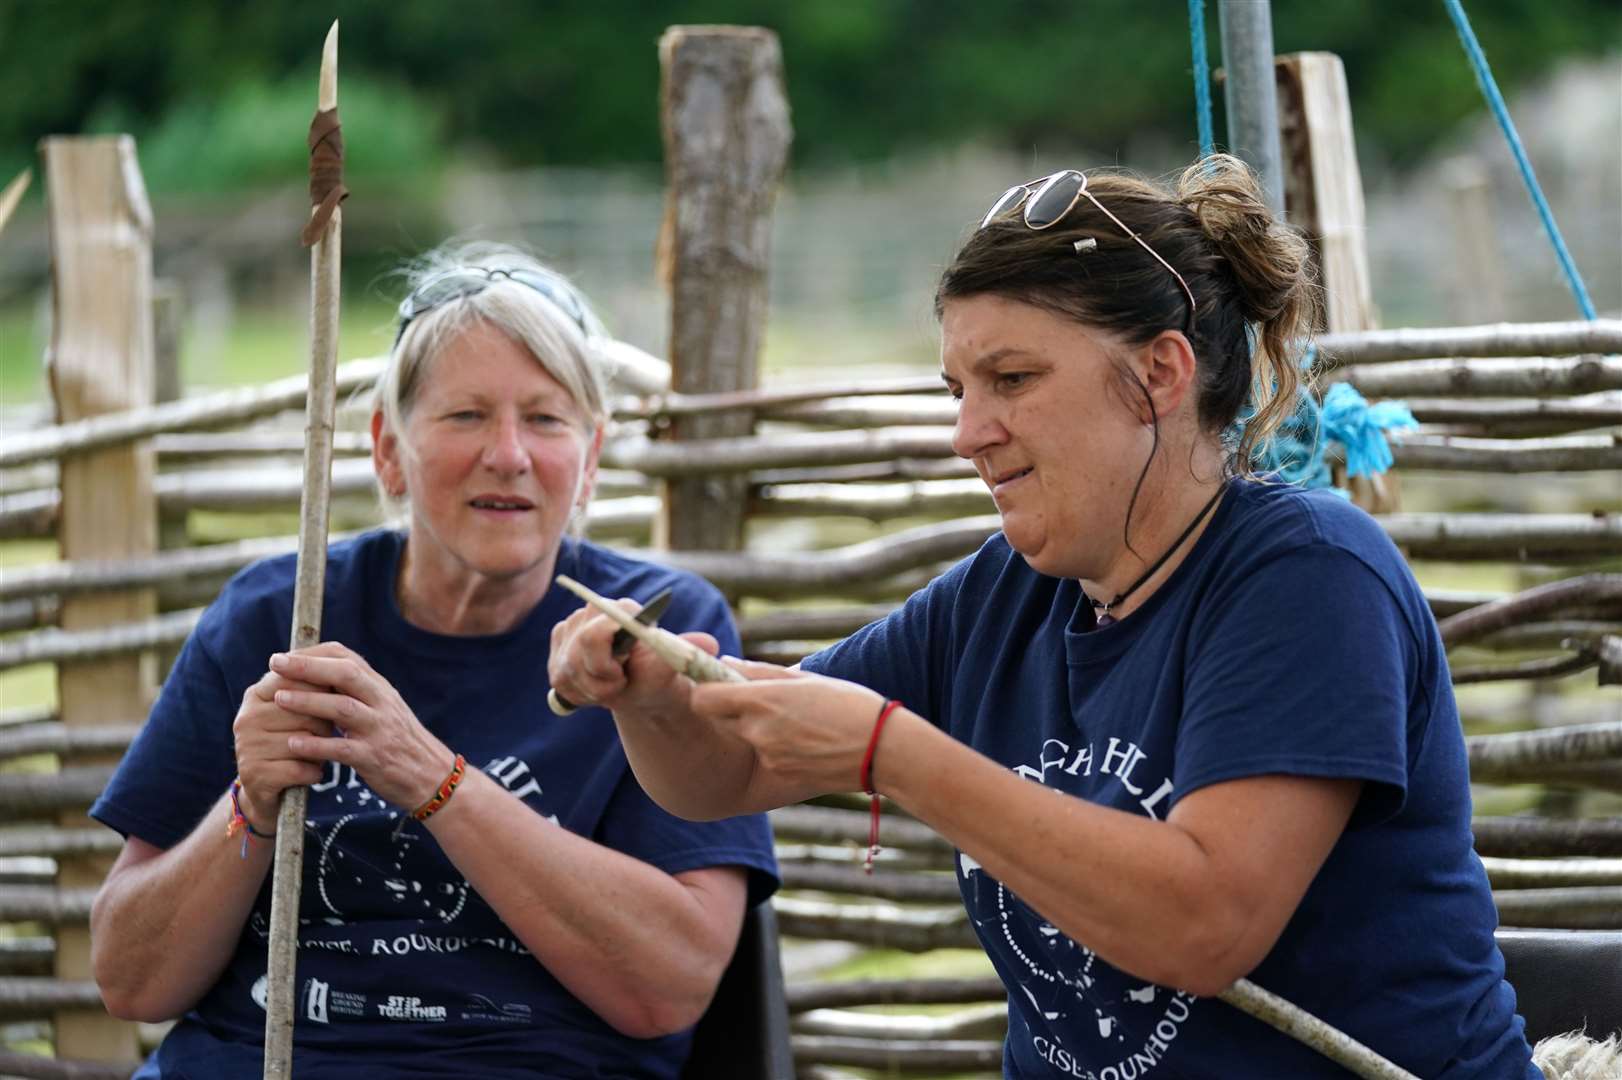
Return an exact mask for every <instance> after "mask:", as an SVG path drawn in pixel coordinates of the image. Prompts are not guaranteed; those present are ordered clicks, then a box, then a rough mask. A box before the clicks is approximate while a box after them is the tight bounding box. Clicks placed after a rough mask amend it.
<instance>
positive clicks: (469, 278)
mask: <svg viewBox="0 0 1622 1080" xmlns="http://www.w3.org/2000/svg"><path fill="white" fill-rule="evenodd" d="M501 278H505V279H506V280H508V281H516V282H517V283H518V284H520V285H524V286H527V287H528V288H530V289H533V290H535V291H536V292H538V293H540V294H541V295H542V296H544V297H545V298H546V299H547V300H549V301H551V302H552V304H553V306H555V307H556V308H557V309H558V310H559V311H561V312H563V313H564V314H565V315H567V316H568V317H569V318H570V319H571V320H572V321H573V322H574V324H575V325H576V326H578V327H580V332H581V333H583V334H585V335H586V336H587V337H590V336H591V328H590V327H589V326H587V325H586V323H587V318H586V309H585V306H584V305H583V304H581V302H580V297H578V296H577V295H575V291H574V290H573V289H571V288H569V286H568V285H566V284H564V283H563V282H562V281H560V280H558V279H557V278H555V277H552V276H551V275H549V274H544V273H541V272H540V271H537V270H526V269H524V268H523V267H521V266H520V267H512V268H509V267H505V266H473V267H466V268H460V267H459V268H457V269H455V270H446V271H445V272H444V273H441V274H435V275H433V276H432V277H430V278H428V279H427V280H426V281H424V282H423V283H422V284H421V285H418V286H417V287H416V288H415V289H413V290H411V293H410V295H408V296H407V297H406V298H405V299H404V300H402V301H400V308H399V311H398V315H399V318H400V328H399V329H398V330H396V331H395V334H394V343H395V344H396V345H398V344H400V339H401V338H402V337H404V336H405V331H406V327H408V326H410V325H411V320H413V319H415V318H417V317H418V316H419V315H422V314H425V313H426V312H429V311H432V310H433V309H434V308H436V307H439V306H440V305H442V304H448V303H450V302H451V301H452V300H461V299H463V298H464V297H468V296H475V295H477V294H478V293H481V292H483V291H484V290H485V289H487V288H489V287H490V286H491V285H492V284H493V283H495V282H496V281H497V280H498V279H501Z"/></svg>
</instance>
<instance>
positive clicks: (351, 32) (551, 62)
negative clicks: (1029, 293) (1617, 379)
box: [0, 0, 1622, 405]
mask: <svg viewBox="0 0 1622 1080" xmlns="http://www.w3.org/2000/svg"><path fill="white" fill-rule="evenodd" d="M1466 7H1467V9H1468V11H1469V13H1470V16H1471V18H1472V20H1473V22H1474V24H1475V27H1476V30H1477V33H1478V35H1479V36H1480V38H1481V41H1482V44H1483V46H1484V48H1485V49H1486V51H1487V54H1488V56H1489V58H1490V60H1491V62H1492V64H1493V68H1494V70H1495V72H1496V74H1497V76H1498V79H1499V81H1500V83H1501V85H1502V86H1503V88H1504V91H1505V93H1506V94H1507V95H1508V96H1509V97H1510V100H1511V103H1512V107H1513V108H1514V109H1515V110H1516V115H1517V119H1518V120H1519V121H1520V124H1521V127H1522V134H1523V136H1524V137H1525V138H1526V141H1527V144H1528V146H1529V148H1530V150H1531V153H1532V155H1533V157H1534V160H1536V161H1537V163H1538V169H1539V172H1540V174H1541V175H1542V177H1543V179H1544V182H1545V184H1546V185H1549V187H1550V198H1551V201H1552V202H1553V203H1554V205H1555V210H1556V213H1557V215H1558V216H1559V217H1560V220H1561V221H1562V223H1563V224H1564V225H1565V227H1566V230H1567V235H1568V237H1569V238H1570V242H1571V245H1572V248H1573V251H1574V255H1575V257H1576V259H1577V261H1578V263H1579V265H1580V266H1582V267H1583V269H1584V271H1585V273H1586V274H1587V275H1588V276H1589V280H1590V287H1591V289H1593V290H1594V292H1595V296H1596V302H1597V303H1599V304H1600V306H1601V308H1602V309H1604V310H1614V309H1616V308H1617V307H1618V306H1619V304H1622V252H1619V251H1618V248H1617V245H1616V243H1615V236H1616V233H1617V231H1618V230H1619V229H1622V224H1619V222H1622V192H1619V191H1618V190H1617V184H1618V176H1617V174H1618V173H1619V172H1622V167H1619V166H1618V165H1617V164H1616V161H1617V158H1618V155H1619V154H1622V149H1619V148H1622V137H1619V132H1618V130H1617V128H1618V127H1619V126H1622V121H1618V119H1617V116H1618V112H1619V109H1622V104H1619V102H1622V94H1619V93H1618V90H1619V87H1618V85H1617V84H1618V82H1619V81H1622V80H1619V79H1618V77H1617V72H1622V4H1619V3H1618V2H1617V0H1537V2H1532V0H1466ZM1205 10H1206V21H1207V30H1208V37H1209V41H1208V51H1209V54H1210V55H1209V59H1210V61H1211V64H1212V65H1213V67H1215V66H1218V65H1220V63H1221V56H1220V52H1221V48H1220V33H1219V16H1218V4H1217V3H1216V0H1205ZM1272 12H1273V21H1274V44H1275V47H1276V49H1277V51H1278V52H1280V53H1286V52H1292V51H1304V50H1325V51H1329V52H1334V53H1336V54H1338V55H1339V56H1340V57H1341V58H1342V59H1343V61H1344V62H1345V66H1346V74H1347V79H1348V84H1349V89H1350V91H1351V96H1352V111H1353V116H1354V120H1355V126H1356V132H1357V139H1358V144H1359V155H1360V167H1361V170H1362V173H1363V177H1364V184H1365V189H1366V190H1367V191H1368V193H1369V221H1370V228H1369V249H1370V258H1371V264H1372V265H1373V267H1374V280H1375V289H1376V300H1377V302H1378V303H1379V305H1380V307H1381V308H1382V311H1383V314H1384V317H1385V319H1386V321H1387V324H1388V325H1427V324H1431V325H1434V324H1438V323H1447V322H1454V323H1457V322H1465V321H1476V320H1480V319H1483V318H1486V317H1488V316H1489V315H1490V317H1492V318H1528V319H1531V318H1565V317H1569V315H1570V313H1571V304H1570V300H1569V297H1568V296H1567V294H1566V293H1565V291H1564V285H1563V283H1562V282H1561V281H1560V280H1559V276H1558V273H1557V270H1556V268H1555V263H1554V260H1553V257H1552V255H1550V254H1549V252H1548V249H1547V244H1546V242H1545V241H1544V240H1543V238H1542V237H1541V235H1539V234H1538V233H1537V231H1536V229H1537V224H1536V217H1535V215H1533V214H1532V213H1531V211H1530V208H1529V206H1528V204H1527V201H1526V198H1525V195H1524V193H1523V192H1522V191H1521V190H1520V188H1519V179H1518V177H1517V176H1516V174H1515V171H1514V165H1513V162H1512V160H1511V159H1510V158H1509V155H1508V153H1507V152H1506V151H1505V149H1504V145H1503V140H1502V138H1501V137H1500V136H1499V135H1498V134H1497V132H1496V131H1495V130H1493V129H1492V126H1491V120H1490V118H1489V117H1488V114H1487V112H1486V109H1485V108H1484V106H1483V104H1482V99H1481V95H1480V91H1479V90H1478V88H1477V86H1476V84H1475V79H1474V76H1473V74H1472V73H1471V70H1470V67H1469V64H1468V63H1467V61H1466V58H1465V56H1464V54H1463V51H1462V50H1461V49H1460V47H1459V43H1458V41H1457V38H1456V36H1455V33H1454V29H1453V26H1452V23H1451V22H1450V20H1449V19H1448V17H1447V12H1446V9H1445V7H1444V5H1443V2H1442V0H1424V2H1419V3H1409V2H1401V0H1375V2H1371V0H1312V2H1304V0H1275V2H1274V3H1273V7H1272ZM334 18H338V19H339V20H340V21H341V48H340V105H341V111H342V115H343V121H344V127H345V135H346V139H345V143H346V154H347V161H346V179H347V182H348V184H349V187H350V189H351V191H352V192H353V193H354V197H353V198H351V199H350V201H349V203H348V204H347V207H346V211H345V226H344V260H345V278H346V281H347V283H348V288H347V289H346V295H345V301H344V304H345V313H346V325H345V329H344V333H343V341H344V345H343V352H344V355H345V356H346V357H348V356H355V355H366V354H367V353H368V352H371V351H377V350H380V349H382V348H386V346H387V342H388V324H389V319H390V314H391V303H392V300H393V298H394V293H395V292H396V291H397V288H396V286H397V284H398V282H397V280H395V279H392V278H390V277H389V275H388V272H389V270H390V268H391V267H394V266H396V265H397V264H398V263H399V262H400V260H401V259H402V258H403V257H406V256H410V255H413V254H416V253H418V252H420V251H422V250H423V249H424V248H426V247H429V246H432V245H433V244H435V243H438V242H439V241H440V240H442V239H444V238H445V237H448V236H484V237H491V238H498V239H504V240H514V241H518V242H521V243H525V244H528V245H529V246H531V247H533V248H535V249H536V250H538V251H539V252H541V253H542V254H544V255H545V256H546V257H548V258H549V259H552V260H553V261H554V262H556V263H557V264H558V265H559V266H560V267H562V268H563V269H564V270H566V271H568V272H569V273H571V274H573V275H575V276H576V277H577V279H579V280H580V281H581V283H582V284H583V285H584V286H585V287H586V288H587V290H588V291H589V292H590V293H591V295H592V296H593V297H594V299H596V301H597V302H598V304H599V307H600V308H602V310H603V312H604V314H605V316H606V317H607V319H608V322H609V325H610V326H612V327H613V328H614V330H615V331H616V333H618V334H619V335H620V336H622V337H624V338H626V339H627V340H630V341H633V342H635V343H636V344H638V345H641V346H643V347H644V348H647V349H649V350H651V351H654V352H658V351H660V350H661V349H662V348H663V341H664V337H665V333H666V326H667V322H666V311H667V299H666V297H665V295H664V291H663V289H662V287H661V286H660V285H659V283H658V281H657V280H656V278H655V276H654V273H653V262H654V260H653V248H654V242H655V237H656V236H657V233H658V229H659V221H660V217H661V214H662V212H663V190H662V180H661V170H660V165H659V163H660V161H661V159H662V156H663V153H662V148H661V145H660V133H659V109H658V95H659V58H658V52H657V49H656V45H657V42H658V40H659V37H660V35H661V34H662V33H663V32H664V30H665V29H666V28H667V27H668V26H670V25H673V24H680V23H687V24H694V23H698V24H701V23H739V24H747V25H760V26H766V27H769V28H771V29H772V30H775V31H776V32H777V34H778V37H779V40H780V42H781V45H782V50H783V59H784V73H785V77H786V80H787V91H788V96H789V102H790V107H791V109H792V118H793V124H794V132H795V135H794V148H793V153H794V161H793V165H792V168H791V169H790V172H789V175H788V178H787V183H786V184H785V187H784V190H783V193H782V196H781V197H780V199H779V200H778V205H777V211H776V216H775V220H774V243H773V256H772V267H771V275H770V277H771V287H772V320H771V323H770V328H769V337H768V341H767V347H766V358H765V362H766V364H767V367H768V370H786V369H789V368H803V367H804V366H805V365H806V364H807V363H810V362H815V363H816V364H817V365H818V366H819V367H823V368H825V367H826V366H827V364H828V363H829V362H830V353H834V354H835V355H834V356H833V358H832V359H833V362H835V363H847V364H852V365H861V366H863V368H864V370H867V371H870V372H877V371H878V370H881V369H882V368H883V367H884V365H913V366H917V365H920V364H923V365H928V364H931V363H933V360H932V352H933V338H934V333H933V329H932V325H931V323H932V319H931V318H930V316H929V300H928V298H929V294H930V291H931V288H932V283H933V280H934V277H935V275H936V273H937V272H938V269H939V266H940V265H941V263H942V262H943V261H944V260H945V259H946V258H947V257H948V256H949V255H950V252H951V250H952V248H953V247H954V246H955V243H956V241H957V240H958V238H959V237H960V236H961V234H962V230H963V229H964V228H965V227H966V225H967V224H968V223H970V222H971V221H972V220H975V219H977V218H978V216H979V214H980V213H981V212H982V211H983V209H984V205H985V203H986V201H987V200H989V199H990V197H991V195H992V194H994V193H995V192H997V191H1000V190H1002V189H1003V188H1005V187H1006V186H1007V185H1008V184H1009V183H1010V182H1011V181H1012V180H1017V179H1023V178H1024V177H1026V176H1035V175H1041V174H1042V173H1043V172H1045V171H1048V170H1050V169H1054V168H1060V167H1065V166H1073V165H1082V166H1084V167H1087V166H1091V165H1096V164H1109V163H1117V162H1118V163H1122V164H1126V165H1130V166H1133V167H1135V168H1139V169H1142V170H1146V171H1149V172H1162V171H1165V170H1169V169H1173V168H1176V167H1177V166H1180V165H1182V164H1186V163H1187V162H1188V161H1189V160H1190V159H1191V158H1192V157H1194V155H1195V153H1196V151H1197V144H1196V135H1195V117H1194V87H1193V81H1192V77H1191V69H1192V60H1191V57H1190V52H1189V25H1188V9H1187V5H1186V4H1184V3H1181V2H1178V0H1151V2H1144V0H1083V2H1079V3H1078V2H1076V0H1066V2H1060V0H1021V2H1018V3H1000V4H998V3H985V2H982V0H599V2H597V3H578V2H576V3H563V2H559V0H552V2H535V0H530V2H522V0H458V2H455V3H447V2H444V0H324V2H320V3H317V2H314V0H280V2H278V3H252V2H248V0H0V183H4V182H5V181H6V180H7V179H9V178H10V177H11V176H13V175H15V174H16V173H17V172H18V171H20V170H21V169H22V168H24V167H25V166H30V165H37V144H38V141H39V140H40V139H41V138H42V137H44V136H47V135H53V134H80V133H106V132H128V133H130V134H132V135H134V136H135V138H136V140H137V147H138V155H139V161H140V166H141V170H142V173H143V175H144V177H145V180H146V185H147V188H148V190H149V192H150V194H151V198H152V202H153V206H154V211H155V216H156V221H157V228H156V233H155V238H154V244H155V247H154V262H155V266H156V270H157V273H158V274H159V275H160V276H161V277H164V278H166V279H168V280H170V281H172V282H173V283H174V285H175V286H176V288H177V290H178V293H179V295H180V296H181V297H182V298H183V306H184V312H185V315H184V325H183V331H182V335H183V336H182V347H181V351H182V362H183V366H184V368H185V378H186V380H187V382H188V384H189V385H217V384H220V383H232V382H244V381H256V380H259V379H263V378H268V377H272V376H275V375H280V374H285V373H289V372H291V371H295V370H298V368H299V366H300V365H301V364H302V362H303V361H302V335H303V333H304V332H305V328H304V312H303V305H304V303H305V302H306V299H307V290H308V286H307V283H306V275H307V268H306V265H305V263H306V260H305V256H304V253H303V252H302V251H300V250H299V249H298V247H297V245H296V243H293V242H291V241H290V236H291V235H293V234H294V233H296V231H297V225H298V223H301V222H302V221H303V219H304V217H305V215H306V213H307V211H306V209H305V196H304V194H303V190H302V189H303V185H304V177H305V174H306V151H305V147H304V134H305V131H306V128H307V126H308V123H309V118H310V114H311V110H312V107H313V105H314V97H315V72H316V67H317V64H318V61H319V54H320V46H321V41H322V38H323V36H324V35H325V33H326V30H327V27H328V25H329V24H330V23H331V21H332V20H333V19H334ZM1607 80H1609V81H1608V82H1607ZM1574 83H1576V84H1580V86H1577V88H1576V89H1575V90H1572V89H1571V88H1570V85H1568V84H1574ZM1562 87H1566V89H1562ZM1216 97H1217V110H1218V115H1217V117H1216V122H1217V125H1216V130H1217V133H1218V139H1219V142H1220V140H1221V135H1222V132H1223V128H1224V120H1223V117H1222V115H1221V95H1220V93H1218V94H1217V95H1216ZM1596 102H1598V104H1597V105H1596V104H1595V103H1596ZM1459 157H1463V158H1467V159H1468V160H1469V161H1470V163H1471V165H1472V167H1473V168H1475V169H1476V170H1477V172H1479V173H1482V174H1484V175H1485V176H1486V181H1485V182H1486V183H1487V185H1488V187H1489V188H1490V192H1491V199H1492V200H1493V204H1494V205H1493V208H1492V209H1491V211H1490V212H1489V213H1488V215H1487V217H1486V219H1485V221H1486V226H1485V227H1490V228H1491V230H1492V231H1493V234H1494V235H1493V237H1492V244H1493V245H1495V247H1494V248H1493V251H1494V253H1495V257H1493V258H1490V259H1487V260H1482V259H1479V258H1476V257H1475V256H1474V255H1471V256H1467V257H1461V256H1460V254H1459V252H1460V251H1461V250H1463V249H1462V247H1461V245H1460V242H1459V238H1460V237H1461V236H1466V235H1469V234H1471V233H1477V234H1479V233H1481V232H1483V230H1484V225H1483V220H1465V219H1464V218H1461V217H1458V216H1457V215H1454V216H1453V217H1452V218H1450V216H1449V215H1450V208H1451V207H1453V206H1454V205H1455V204H1461V200H1459V199H1458V198H1455V195H1454V193H1455V191H1456V187H1455V186H1450V185H1451V184H1453V181H1450V180H1449V179H1448V178H1447V177H1446V176H1443V175H1441V173H1440V167H1441V164H1442V163H1444V162H1448V161H1451V160H1452V159H1455V158H1459ZM43 189H44V184H43V183H40V182H37V181H36V183H35V184H34V186H33V188H32V190H31V191H30V192H29V193H28V196H27V199H26V200H25V202H24V204H23V206H22V208H21V209H20V210H19V212H18V215H17V218H16V220H15V221H13V223H12V224H11V226H10V227H9V229H8V231H7V234H6V236H5V238H4V244H0V405H4V404H5V403H7V402H13V403H14V402H19V401H27V400H29V399H36V398H37V397H38V396H39V395H40V393H41V392H42V390H43V380H42V378H41V375H40V371H41V365H40V359H41V357H42V356H43V354H44V350H45V348H46V344H47V342H48V338H49V304H48V291H47V288H46V271H47V267H48V264H49V244H48V239H47V237H46V234H45V227H44V220H43V211H44V196H43ZM1454 218H1457V220H1454ZM1471 250H1472V251H1479V250H1480V247H1479V245H1477V246H1476V247H1475V248H1472V249H1471ZM1499 256H1501V257H1499ZM1500 268H1502V269H1501V271H1500ZM1494 275H1496V276H1494ZM1472 303H1473V304H1474V306H1471V305H1472ZM1484 312H1485V313H1486V314H1483V313H1484ZM830 341H836V342H837V348H835V349H833V350H830V349H829V342H830Z"/></svg>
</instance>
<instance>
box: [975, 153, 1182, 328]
mask: <svg viewBox="0 0 1622 1080" xmlns="http://www.w3.org/2000/svg"><path fill="white" fill-rule="evenodd" d="M1082 199H1086V200H1087V201H1088V202H1090V203H1092V204H1093V205H1094V206H1095V207H1097V208H1098V212H1099V213H1101V214H1103V215H1104V216H1105V217H1107V218H1109V219H1110V220H1111V221H1113V222H1115V225H1116V227H1117V228H1119V229H1120V230H1121V231H1122V232H1124V233H1126V235H1127V236H1130V237H1131V238H1132V239H1133V241H1135V242H1136V243H1137V245H1138V246H1139V247H1141V248H1142V249H1143V250H1144V251H1147V252H1148V253H1149V255H1150V257H1151V258H1153V259H1154V261H1155V262H1157V263H1159V264H1160V265H1161V266H1164V267H1165V268H1166V271H1167V273H1169V274H1171V276H1172V277H1174V278H1176V279H1177V284H1178V285H1181V286H1182V288H1183V295H1184V296H1186V297H1188V324H1189V325H1190V326H1193V325H1194V310H1195V308H1196V307H1197V306H1198V305H1197V304H1196V303H1195V302H1194V292H1193V290H1191V289H1190V288H1189V287H1188V282H1186V281H1184V280H1183V275H1182V274H1179V273H1178V272H1177V270H1176V268H1175V267H1173V266H1172V264H1171V263H1169V262H1167V261H1166V260H1165V259H1162V258H1161V257H1160V255H1159V253H1158V252H1156V251H1155V249H1154V248H1152V247H1150V246H1149V245H1148V244H1147V243H1145V242H1144V240H1143V237H1141V236H1139V235H1138V234H1137V233H1135V232H1133V231H1132V230H1131V229H1130V228H1128V227H1127V224H1126V222H1124V221H1122V220H1121V219H1120V218H1118V217H1116V216H1115V215H1114V214H1112V213H1110V212H1109V209H1108V208H1107V207H1105V206H1104V204H1103V203H1101V202H1099V201H1098V200H1097V199H1096V198H1094V197H1093V193H1092V192H1090V191H1088V190H1087V174H1086V173H1084V172H1078V171H1077V170H1075V169H1065V170H1063V171H1062V172H1056V173H1054V174H1053V175H1052V176H1045V177H1043V178H1041V179H1040V180H1031V181H1028V182H1026V183H1023V184H1015V185H1014V186H1013V187H1011V188H1009V189H1008V190H1007V191H1005V192H1003V193H1002V194H1001V195H1000V196H998V197H997V201H996V202H994V203H992V204H991V209H990V210H987V211H986V216H985V217H983V218H981V219H980V228H982V229H983V228H985V227H986V226H987V225H989V224H991V221H992V219H993V218H996V217H1000V216H1001V215H1003V214H1010V213H1013V212H1014V211H1015V210H1017V209H1019V208H1020V206H1022V205H1023V206H1024V208H1025V209H1024V213H1023V214H1022V215H1021V217H1022V219H1023V220H1024V222H1025V227H1026V228H1028V229H1034V230H1036V231H1038V232H1040V231H1041V230H1043V229H1048V228H1052V227H1053V226H1054V225H1057V224H1058V223H1059V222H1061V221H1063V220H1064V217H1065V215H1066V214H1068V213H1070V211H1072V210H1074V209H1075V208H1076V204H1077V203H1079V202H1080V201H1081V200H1082Z"/></svg>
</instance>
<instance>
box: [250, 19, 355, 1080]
mask: <svg viewBox="0 0 1622 1080" xmlns="http://www.w3.org/2000/svg"><path fill="white" fill-rule="evenodd" d="M337 107H338V24H337V23H336V22H334V23H333V24H332V29H330V30H329V31H327V40H326V45H325V47H324V48H323V49H322V51H321V87H320V93H319V96H318V105H317V110H318V113H330V112H332V111H334V110H336V109H337ZM312 151H313V148H312ZM316 212H319V210H318V211H316ZM331 214H332V216H331V218H330V219H329V221H328V223H327V225H326V228H325V229H324V230H323V231H322V232H321V234H320V235H319V236H318V237H317V238H316V240H315V242H314V244H313V245H312V246H311V248H310V383H309V395H308V399H307V401H306V404H305V428H304V494H303V498H302V501H301V502H300V505H299V540H298V576H297V581H296V583H295V585H294V588H293V628H292V641H291V645H290V647H291V648H294V649H302V648H305V647H307V646H310V645H314V644H316V643H317V642H318V641H320V640H321V601H322V591H323V586H324V585H325V582H326V573H327V510H328V505H329V503H330V501H331V489H332V436H333V427H334V414H335V406H336V398H337V392H336V375H335V372H336V370H337V355H338V297H339V279H338V267H339V256H340V252H341V244H340V241H341V238H342V229H343V221H342V211H341V210H340V209H338V208H336V207H334V208H333V209H332V212H331ZM312 216H313V215H312ZM309 794H310V793H309V789H308V788H303V787H294V788H288V789H287V790H286V791H284V792H283V793H282V804H281V810H280V812H279V813H278V814H277V816H276V864H275V872H274V877H273V879H272V886H271V898H270V956H269V969H268V972H267V974H268V987H267V989H268V995H269V996H268V997H267V999H266V1004H265V1073H264V1075H265V1080H272V1078H276V1080H285V1078H287V1077H291V1076H292V1074H293V1014H294V1006H295V1003H296V1001H297V996H298V995H297V990H298V984H297V982H296V980H295V972H294V967H295V963H296V960H297V953H298V910H299V891H300V886H301V885H302V883H303V876H304V815H305V810H306V807H307V805H308V802H309Z"/></svg>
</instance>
